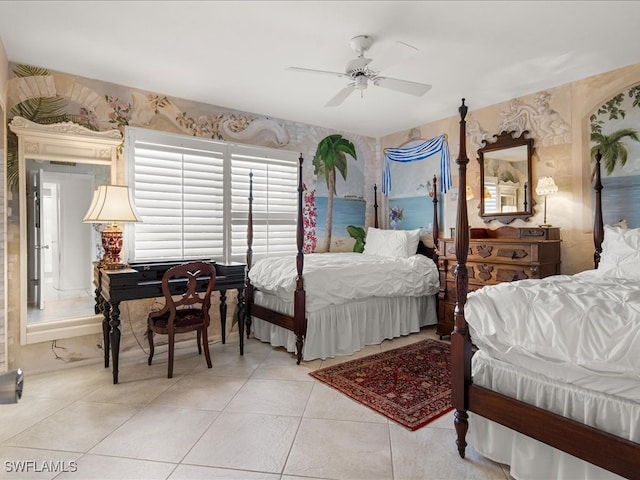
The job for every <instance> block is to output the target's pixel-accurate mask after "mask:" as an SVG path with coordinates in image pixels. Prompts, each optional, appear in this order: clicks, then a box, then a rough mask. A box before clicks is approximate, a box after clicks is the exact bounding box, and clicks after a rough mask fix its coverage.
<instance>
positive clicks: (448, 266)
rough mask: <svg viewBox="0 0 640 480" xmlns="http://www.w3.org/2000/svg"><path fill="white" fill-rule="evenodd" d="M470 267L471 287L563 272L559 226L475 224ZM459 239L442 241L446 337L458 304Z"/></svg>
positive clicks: (442, 328) (441, 308)
mask: <svg viewBox="0 0 640 480" xmlns="http://www.w3.org/2000/svg"><path fill="white" fill-rule="evenodd" d="M469 233H470V235H469V256H468V258H467V271H468V274H469V291H470V292H472V291H474V290H478V289H479V288H482V287H483V286H485V285H495V284H497V283H501V282H513V281H516V280H523V279H526V278H544V277H548V276H550V275H558V274H559V273H560V229H559V228H557V227H500V228H497V229H495V230H491V229H488V228H471V229H470V231H469ZM455 268H456V251H455V239H452V238H444V239H440V241H439V251H438V269H439V271H440V293H439V295H438V300H439V301H438V325H437V328H436V333H437V334H438V335H440V338H442V337H443V336H444V335H450V334H451V332H452V331H453V311H454V309H455V306H456V285H455V282H454V270H455Z"/></svg>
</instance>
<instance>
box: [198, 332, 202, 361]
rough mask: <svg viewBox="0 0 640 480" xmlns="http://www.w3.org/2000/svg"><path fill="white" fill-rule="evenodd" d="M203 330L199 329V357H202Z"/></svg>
mask: <svg viewBox="0 0 640 480" xmlns="http://www.w3.org/2000/svg"><path fill="white" fill-rule="evenodd" d="M200 345H202V330H200V329H198V355H202V347H201V346H200Z"/></svg>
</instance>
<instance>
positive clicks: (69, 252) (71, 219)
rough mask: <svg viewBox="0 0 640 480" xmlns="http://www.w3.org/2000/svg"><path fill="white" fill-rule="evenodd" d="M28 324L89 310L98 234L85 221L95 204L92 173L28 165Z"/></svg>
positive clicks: (92, 297)
mask: <svg viewBox="0 0 640 480" xmlns="http://www.w3.org/2000/svg"><path fill="white" fill-rule="evenodd" d="M29 177H30V189H29V190H30V191H29V193H28V200H29V208H28V237H29V238H28V242H27V243H28V248H29V255H28V259H29V261H28V272H29V278H28V285H29V288H28V296H27V300H28V310H27V323H29V324H33V323H41V322H47V321H54V320H62V319H67V318H77V317H83V316H86V315H87V314H89V313H91V312H92V311H93V308H94V304H95V299H94V294H93V277H92V275H93V271H92V262H93V261H94V260H95V258H96V240H95V239H96V233H95V230H94V229H93V227H92V225H89V224H84V223H82V219H83V217H84V214H85V213H86V210H87V208H88V206H89V204H90V203H91V197H92V195H93V190H94V184H95V177H94V175H90V174H78V173H69V172H64V171H56V172H51V171H48V170H44V169H42V168H39V169H35V168H34V169H30V170H29Z"/></svg>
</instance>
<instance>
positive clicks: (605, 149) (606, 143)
mask: <svg viewBox="0 0 640 480" xmlns="http://www.w3.org/2000/svg"><path fill="white" fill-rule="evenodd" d="M625 137H628V138H630V139H632V140H635V141H636V142H640V138H638V132H637V131H636V130H634V129H633V128H622V129H620V130H617V131H615V132H612V133H610V134H609V135H604V134H603V133H601V132H598V131H592V132H591V141H592V142H595V145H594V146H593V147H591V159H592V161H593V160H594V159H595V156H596V153H597V152H598V151H600V153H601V154H602V159H603V160H604V168H605V170H606V171H607V175H611V172H613V170H614V169H615V168H616V165H617V164H618V161H620V165H621V166H623V165H625V164H626V163H627V156H628V153H627V146H626V145H625V144H624V142H623V141H622V140H623V139H624V138H625Z"/></svg>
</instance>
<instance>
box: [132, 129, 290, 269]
mask: <svg viewBox="0 0 640 480" xmlns="http://www.w3.org/2000/svg"><path fill="white" fill-rule="evenodd" d="M125 145H126V159H127V173H128V179H127V183H128V185H129V186H130V187H131V188H132V190H133V192H132V196H133V199H134V201H135V205H136V209H137V211H138V214H139V215H140V217H141V218H142V222H141V223H135V224H131V225H129V226H128V229H127V236H126V238H127V251H128V256H129V260H130V261H153V260H181V259H184V260H190V259H205V260H207V259H210V260H215V261H220V262H225V261H237V262H244V261H245V260H246V252H247V217H248V208H249V201H248V197H249V173H250V172H253V197H254V202H253V221H254V230H253V232H254V236H253V252H254V259H257V258H259V257H260V256H264V255H267V254H268V255H284V254H288V253H295V252H296V220H297V186H298V154H297V153H294V152H289V151H286V150H277V149H269V148H262V147H253V146H248V145H235V144H229V143H226V142H220V141H213V140H210V139H206V138H198V137H189V136H185V135H177V134H169V133H166V132H160V131H155V130H145V129H140V128H132V127H127V128H126V142H125Z"/></svg>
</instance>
